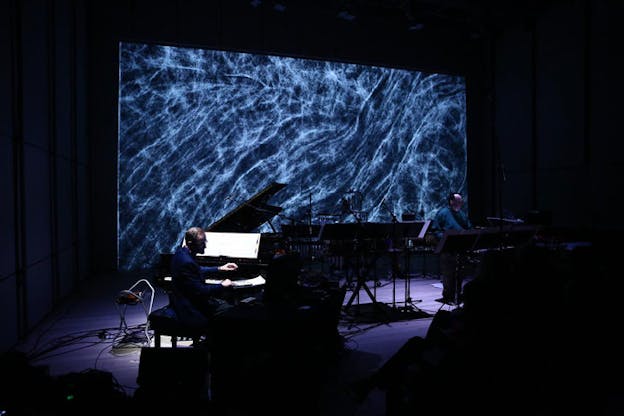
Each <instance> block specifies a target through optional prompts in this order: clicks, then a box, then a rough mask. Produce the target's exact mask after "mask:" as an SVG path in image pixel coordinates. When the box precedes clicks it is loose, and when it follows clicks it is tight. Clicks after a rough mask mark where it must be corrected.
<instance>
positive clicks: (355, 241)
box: [319, 220, 382, 311]
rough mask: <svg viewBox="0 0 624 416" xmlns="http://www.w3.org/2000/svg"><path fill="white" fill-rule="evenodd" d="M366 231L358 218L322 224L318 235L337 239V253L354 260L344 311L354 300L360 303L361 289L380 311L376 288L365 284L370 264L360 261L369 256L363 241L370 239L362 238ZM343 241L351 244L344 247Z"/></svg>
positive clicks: (327, 239)
mask: <svg viewBox="0 0 624 416" xmlns="http://www.w3.org/2000/svg"><path fill="white" fill-rule="evenodd" d="M367 232H368V231H367V227H365V225H364V224H362V223H361V222H359V220H358V223H343V224H324V225H323V227H322V228H321V232H320V235H319V240H322V241H337V242H338V244H336V245H337V246H339V247H342V250H341V252H339V253H337V254H339V255H342V256H343V257H346V258H347V259H349V258H351V259H354V260H355V262H354V266H353V268H354V270H355V287H354V288H353V293H352V294H351V297H350V298H349V300H348V301H347V303H346V305H345V306H344V310H345V311H348V310H349V309H350V308H351V306H352V305H353V302H354V301H355V300H357V304H358V305H359V304H360V299H359V295H360V291H361V290H362V289H363V290H364V292H365V293H366V294H367V295H368V297H369V298H370V300H371V301H372V303H373V306H374V307H375V309H378V310H380V311H382V310H381V308H380V305H379V302H377V299H376V294H375V293H374V292H373V291H376V289H374V288H373V291H371V289H370V288H369V287H368V285H367V284H366V280H367V279H366V278H367V276H368V273H366V272H367V271H368V270H370V269H371V267H370V264H366V263H362V262H366V261H367V260H366V259H367V258H369V259H370V258H371V256H370V254H371V253H370V247H369V246H368V245H367V244H366V243H365V241H370V239H363V238H362V237H363V236H368V234H367ZM345 241H351V242H352V246H351V247H350V248H347V249H345V244H344V242H345ZM372 258H373V261H374V259H375V257H374V256H372ZM369 261H370V260H369Z"/></svg>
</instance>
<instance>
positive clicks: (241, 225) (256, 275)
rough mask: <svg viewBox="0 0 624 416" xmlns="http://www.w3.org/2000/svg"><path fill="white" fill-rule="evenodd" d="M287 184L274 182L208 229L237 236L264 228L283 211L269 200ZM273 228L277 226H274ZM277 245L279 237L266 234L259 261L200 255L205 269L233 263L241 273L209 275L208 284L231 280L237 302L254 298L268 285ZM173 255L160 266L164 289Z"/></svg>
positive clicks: (163, 257) (165, 255)
mask: <svg viewBox="0 0 624 416" xmlns="http://www.w3.org/2000/svg"><path fill="white" fill-rule="evenodd" d="M285 186H286V184H283V183H278V182H273V183H271V184H270V185H268V186H267V187H265V188H264V189H262V190H261V191H260V192H258V193H257V194H255V195H254V196H252V197H251V198H249V199H248V200H247V201H245V202H244V203H243V204H241V205H239V206H238V207H236V208H235V209H234V210H233V211H230V212H229V213H227V214H226V215H225V216H223V217H222V218H220V219H219V220H217V221H216V222H214V223H213V224H211V225H210V226H208V227H206V228H204V230H205V231H206V233H208V234H207V235H208V238H210V234H211V233H213V235H217V234H232V235H234V234H236V233H253V232H254V231H255V230H256V229H258V228H259V227H260V226H261V225H263V224H264V223H266V222H269V224H270V220H271V219H272V218H273V217H274V216H275V215H277V214H278V213H280V212H281V210H282V208H281V207H277V206H273V205H269V204H268V200H269V198H271V197H272V196H273V195H274V194H275V193H277V192H278V191H280V190H281V189H283V188H284V187H285ZM271 228H273V226H272V225H271ZM275 244H276V238H275V237H273V236H269V235H266V234H262V235H261V237H260V241H259V248H258V250H257V256H256V257H255V258H251V257H249V256H247V257H230V256H224V255H217V256H210V255H198V256H197V257H196V259H197V262H198V263H199V264H200V265H202V266H220V265H222V264H225V263H228V262H233V263H236V264H237V265H238V270H236V271H231V272H227V274H224V275H223V276H209V278H208V279H206V284H220V282H221V281H220V280H218V279H216V278H217V277H223V278H225V277H227V278H228V279H230V280H232V281H233V282H234V285H233V287H234V289H235V292H236V298H237V299H235V300H239V299H243V298H245V297H249V296H253V295H254V294H256V293H257V291H258V290H261V289H262V286H263V285H264V277H263V275H264V273H265V271H266V268H267V267H268V262H269V260H270V259H271V257H272V256H273V254H274V250H273V247H274V245H275ZM172 257H173V253H161V254H160V264H159V267H158V272H157V274H158V276H159V277H157V281H158V282H159V283H161V284H164V286H166V285H167V283H166V282H167V281H170V280H171V274H170V265H171V258H172Z"/></svg>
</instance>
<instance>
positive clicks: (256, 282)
mask: <svg viewBox="0 0 624 416" xmlns="http://www.w3.org/2000/svg"><path fill="white" fill-rule="evenodd" d="M204 282H205V283H206V284H208V285H220V284H221V282H223V279H206V280H204ZM265 283H266V280H265V279H264V277H262V275H258V276H256V277H254V278H251V279H240V280H232V286H233V287H234V288H238V287H253V286H260V285H263V284H265Z"/></svg>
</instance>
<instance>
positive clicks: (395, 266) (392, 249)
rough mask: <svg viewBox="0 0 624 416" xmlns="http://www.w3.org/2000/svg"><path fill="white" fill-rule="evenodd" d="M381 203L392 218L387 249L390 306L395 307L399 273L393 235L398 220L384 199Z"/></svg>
mask: <svg viewBox="0 0 624 416" xmlns="http://www.w3.org/2000/svg"><path fill="white" fill-rule="evenodd" d="M381 205H382V206H383V207H384V208H385V209H386V211H388V213H390V217H391V218H392V231H391V234H392V235H391V236H390V239H389V240H390V244H389V246H390V247H388V250H389V251H390V254H391V260H392V266H391V271H392V272H391V273H392V274H391V277H392V307H393V308H396V278H397V275H398V274H400V273H399V260H398V258H397V254H396V253H397V249H396V248H395V237H396V224H397V223H398V222H399V221H398V220H397V217H396V215H394V212H393V211H392V210H391V209H390V207H388V205H387V204H386V199H385V198H384V199H382V200H381Z"/></svg>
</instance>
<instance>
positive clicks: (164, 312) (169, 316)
mask: <svg viewBox="0 0 624 416" xmlns="http://www.w3.org/2000/svg"><path fill="white" fill-rule="evenodd" d="M148 321H149V327H150V329H152V330H153V331H154V347H155V348H160V346H161V343H160V337H161V336H163V335H165V336H170V337H171V347H172V348H176V347H177V346H178V340H184V339H192V340H193V345H195V346H196V345H199V340H200V338H201V337H202V336H203V335H206V329H205V328H197V327H190V326H188V325H184V324H182V323H181V322H180V321H179V319H178V317H177V315H176V313H175V311H174V310H173V308H172V307H171V306H170V305H167V306H163V307H162V308H160V309H156V310H155V311H152V313H150V314H149V316H148Z"/></svg>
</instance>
